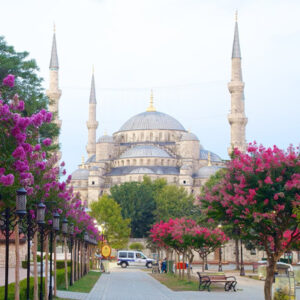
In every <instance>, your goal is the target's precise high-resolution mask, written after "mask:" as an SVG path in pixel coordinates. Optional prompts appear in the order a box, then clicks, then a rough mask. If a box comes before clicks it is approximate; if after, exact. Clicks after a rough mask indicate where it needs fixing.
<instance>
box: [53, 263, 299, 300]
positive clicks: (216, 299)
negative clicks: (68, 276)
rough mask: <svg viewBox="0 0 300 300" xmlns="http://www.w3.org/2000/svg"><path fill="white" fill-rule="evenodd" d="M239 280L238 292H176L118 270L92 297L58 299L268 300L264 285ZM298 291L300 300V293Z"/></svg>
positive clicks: (143, 276) (142, 273)
mask: <svg viewBox="0 0 300 300" xmlns="http://www.w3.org/2000/svg"><path fill="white" fill-rule="evenodd" d="M235 276H236V275H235ZM236 277H237V281H238V285H237V290H238V291H237V292H225V291H222V290H220V291H212V292H207V291H203V292H198V291H197V292H174V291H172V290H170V289H168V288H167V287H166V286H165V285H163V284H161V283H160V282H158V281H157V280H155V279H154V278H153V277H152V276H151V275H150V274H148V272H145V271H142V270H138V269H133V268H127V269H121V268H120V267H116V268H113V269H112V270H111V273H110V274H102V276H101V277H100V278H99V280H98V281H97V283H96V284H95V286H94V287H93V289H92V290H91V292H90V293H89V294H85V293H74V292H62V291H59V292H58V296H59V297H60V298H65V299H78V300H153V299H155V300H264V296H263V294H264V293H263V286H264V282H262V281H258V280H254V279H250V278H245V277H240V276H236ZM297 292H298V293H297V300H300V290H299V289H298V290H297Z"/></svg>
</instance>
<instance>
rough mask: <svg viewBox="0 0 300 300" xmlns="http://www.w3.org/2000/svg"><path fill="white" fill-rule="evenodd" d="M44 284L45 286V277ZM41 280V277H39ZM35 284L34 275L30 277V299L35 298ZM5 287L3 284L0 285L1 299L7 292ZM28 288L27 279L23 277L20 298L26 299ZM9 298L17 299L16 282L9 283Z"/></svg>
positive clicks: (11, 299) (10, 299) (9, 299)
mask: <svg viewBox="0 0 300 300" xmlns="http://www.w3.org/2000/svg"><path fill="white" fill-rule="evenodd" d="M43 280H44V283H43V286H45V279H43ZM39 282H40V278H39ZM33 285H34V279H33V277H30V292H29V297H30V299H33ZM4 288H5V287H4V286H1V287H0V299H4V293H5V289H4ZM26 290H27V279H26V278H25V279H23V280H21V281H20V299H26ZM7 299H8V300H14V299H15V283H14V282H13V283H10V284H9V285H8V298H7Z"/></svg>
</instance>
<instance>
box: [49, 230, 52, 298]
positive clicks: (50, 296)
mask: <svg viewBox="0 0 300 300" xmlns="http://www.w3.org/2000/svg"><path fill="white" fill-rule="evenodd" d="M52 253H53V229H52V228H51V230H50V282H49V300H52V298H53V297H52V296H53V292H52Z"/></svg>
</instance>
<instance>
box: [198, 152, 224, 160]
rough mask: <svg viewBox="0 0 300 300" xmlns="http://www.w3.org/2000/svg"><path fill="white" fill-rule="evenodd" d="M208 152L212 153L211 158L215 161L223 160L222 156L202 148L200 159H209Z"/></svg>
mask: <svg viewBox="0 0 300 300" xmlns="http://www.w3.org/2000/svg"><path fill="white" fill-rule="evenodd" d="M208 153H210V160H211V161H213V162H222V158H221V157H220V156H219V155H217V154H215V153H213V152H211V151H208V150H204V149H201V150H200V157H199V158H200V160H208Z"/></svg>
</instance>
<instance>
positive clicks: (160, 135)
mask: <svg viewBox="0 0 300 300" xmlns="http://www.w3.org/2000/svg"><path fill="white" fill-rule="evenodd" d="M159 140H160V141H161V140H162V133H161V132H160V133H159Z"/></svg>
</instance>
